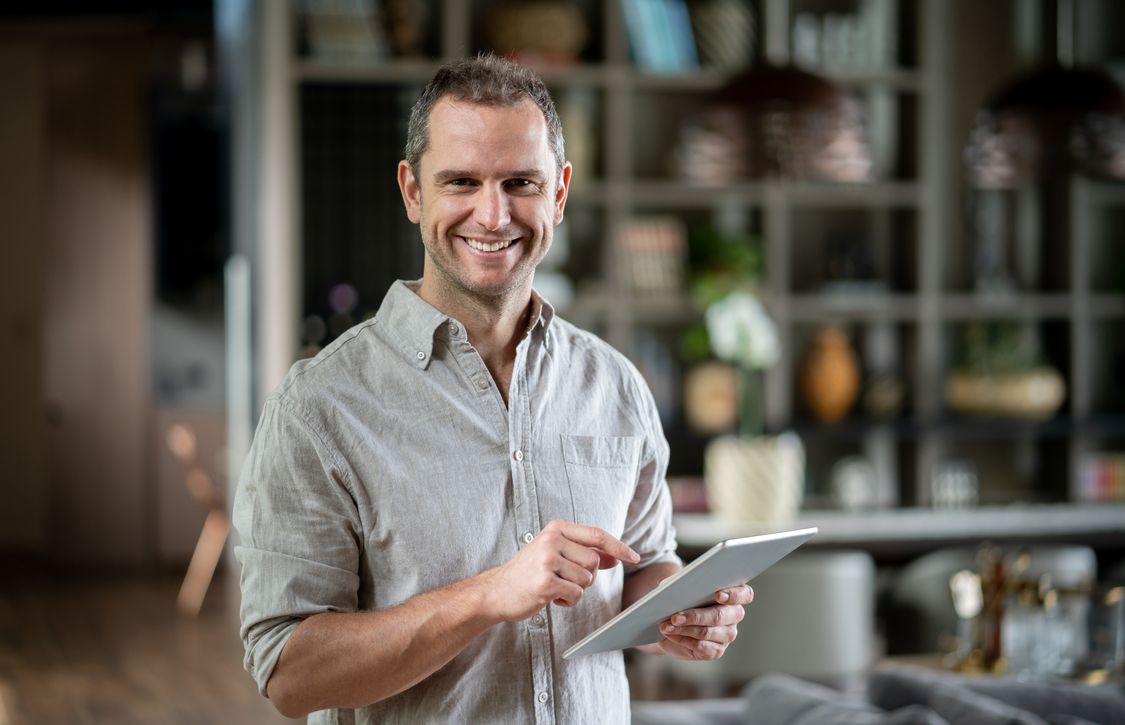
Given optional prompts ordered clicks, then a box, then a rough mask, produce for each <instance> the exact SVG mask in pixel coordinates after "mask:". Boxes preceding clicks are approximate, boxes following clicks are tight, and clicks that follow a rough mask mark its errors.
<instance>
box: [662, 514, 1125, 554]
mask: <svg viewBox="0 0 1125 725" xmlns="http://www.w3.org/2000/svg"><path fill="white" fill-rule="evenodd" d="M672 523H673V524H674V525H675V527H676V538H677V540H678V541H679V543H680V546H683V547H688V548H692V549H706V548H710V547H712V546H714V545H715V544H717V543H718V542H720V541H723V540H725V539H730V538H735V537H739V536H753V535H755V534H762V533H771V532H774V531H782V530H785V529H795V528H801V527H805V526H815V527H817V528H818V529H819V530H820V531H819V533H818V534H817V535H816V536H815V537H814V538H813V539H812V540H811V541H810V542H809V544H808V545H812V546H860V545H864V544H897V543H901V542H912V543H914V544H930V545H943V544H953V543H959V542H965V541H979V540H983V539H990V540H999V539H1019V540H1027V539H1032V538H1044V537H1079V538H1082V537H1092V536H1096V535H1101V536H1105V535H1110V536H1113V537H1115V538H1121V539H1123V540H1125V504H1118V503H1114V504H1012V505H1008V506H981V507H979V508H971V509H957V510H944V511H943V510H934V509H928V508H902V509H889V510H884V511H873V512H870V513H849V512H844V511H802V512H801V514H800V515H799V516H798V517H797V519H796V521H791V522H786V523H734V522H728V521H722V520H720V519H717V518H716V517H714V516H712V515H711V514H686V513H684V514H674V515H673V517H672Z"/></svg>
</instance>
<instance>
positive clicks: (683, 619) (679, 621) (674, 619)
mask: <svg viewBox="0 0 1125 725" xmlns="http://www.w3.org/2000/svg"><path fill="white" fill-rule="evenodd" d="M686 621H687V617H685V616H684V615H682V614H677V615H676V616H674V617H672V624H683V623H684V622H686Z"/></svg>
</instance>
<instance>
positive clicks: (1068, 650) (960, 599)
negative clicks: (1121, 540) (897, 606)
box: [945, 544, 1125, 683]
mask: <svg viewBox="0 0 1125 725" xmlns="http://www.w3.org/2000/svg"><path fill="white" fill-rule="evenodd" d="M976 558H977V571H971V570H969V569H963V570H961V571H958V572H956V573H954V574H953V575H952V576H951V577H950V580H949V591H950V593H951V595H952V598H953V605H954V610H955V612H956V614H957V617H958V620H959V621H958V633H957V638H956V640H957V641H956V649H954V651H952V652H950V654H949V656H948V657H947V658H946V660H945V662H946V666H948V667H951V668H954V669H958V670H960V671H962V672H973V673H981V672H994V673H1004V674H1005V675H1009V676H1012V677H1014V679H1017V680H1020V681H1027V680H1043V679H1053V678H1058V677H1060V676H1061V677H1070V678H1075V679H1080V680H1084V681H1086V682H1090V683H1098V682H1104V681H1105V680H1106V679H1107V678H1108V677H1109V676H1111V675H1112V673H1113V672H1114V671H1115V670H1117V668H1118V667H1119V666H1120V665H1121V663H1122V661H1123V659H1125V646H1123V645H1122V640H1123V638H1122V635H1121V633H1122V628H1123V626H1125V620H1123V618H1122V615H1123V611H1122V610H1123V608H1125V603H1123V599H1125V588H1123V587H1120V586H1116V587H1105V586H1098V585H1096V584H1095V582H1094V580H1093V567H1094V566H1096V563H1095V559H1094V552H1093V551H1092V550H1090V549H1086V548H1084V547H1059V546H1043V547H1032V548H1024V549H1021V550H1019V551H1018V552H1017V553H1016V554H1014V555H1013V554H1011V553H1005V552H1004V551H1003V550H1002V549H1000V548H999V547H994V546H992V545H990V544H983V545H982V546H981V547H980V550H979V551H978V552H977V557H976Z"/></svg>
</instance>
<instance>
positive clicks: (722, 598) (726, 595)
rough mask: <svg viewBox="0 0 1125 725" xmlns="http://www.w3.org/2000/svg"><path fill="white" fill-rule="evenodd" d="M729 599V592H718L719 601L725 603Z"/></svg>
mask: <svg viewBox="0 0 1125 725" xmlns="http://www.w3.org/2000/svg"><path fill="white" fill-rule="evenodd" d="M728 599H730V592H719V601H720V602H725V601H727V600H728Z"/></svg>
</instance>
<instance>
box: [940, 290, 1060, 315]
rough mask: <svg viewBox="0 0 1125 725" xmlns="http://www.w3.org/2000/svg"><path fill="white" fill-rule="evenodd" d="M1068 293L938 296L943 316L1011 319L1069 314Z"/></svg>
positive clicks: (955, 294)
mask: <svg viewBox="0 0 1125 725" xmlns="http://www.w3.org/2000/svg"><path fill="white" fill-rule="evenodd" d="M1072 301H1073V299H1072V297H1071V296H1070V295H1068V294H1013V295H1002V296H1001V295H995V296H993V295H979V294H973V293H953V294H946V295H943V296H942V298H941V310H942V317H944V318H945V319H947V320H980V319H1010V318H1013V317H1015V318H1060V319H1061V318H1066V317H1068V316H1069V315H1070V313H1071V305H1072Z"/></svg>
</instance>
